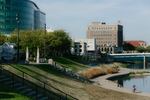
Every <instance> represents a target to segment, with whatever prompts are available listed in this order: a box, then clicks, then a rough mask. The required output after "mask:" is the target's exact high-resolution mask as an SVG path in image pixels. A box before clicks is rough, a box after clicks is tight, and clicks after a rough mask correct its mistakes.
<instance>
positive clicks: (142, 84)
mask: <svg viewBox="0 0 150 100" xmlns="http://www.w3.org/2000/svg"><path fill="white" fill-rule="evenodd" d="M119 81H122V82H121V83H122V85H123V87H124V88H128V89H131V90H133V85H136V89H137V91H141V92H147V93H150V76H138V77H137V76H136V77H130V78H129V77H128V78H125V79H124V78H123V79H121V80H119Z"/></svg>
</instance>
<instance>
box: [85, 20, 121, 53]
mask: <svg viewBox="0 0 150 100" xmlns="http://www.w3.org/2000/svg"><path fill="white" fill-rule="evenodd" d="M87 38H88V39H96V45H97V48H98V49H99V50H100V51H101V52H107V53H115V52H122V50H123V49H122V46H123V26H122V25H120V24H112V25H111V24H106V23H104V22H102V23H100V22H92V23H91V24H90V25H89V26H88V29H87Z"/></svg>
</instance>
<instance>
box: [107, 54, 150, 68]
mask: <svg viewBox="0 0 150 100" xmlns="http://www.w3.org/2000/svg"><path fill="white" fill-rule="evenodd" d="M109 56H110V57H112V58H113V59H120V61H121V60H125V59H127V60H128V61H129V60H131V61H133V59H136V60H143V69H146V59H147V58H150V53H121V54H109Z"/></svg>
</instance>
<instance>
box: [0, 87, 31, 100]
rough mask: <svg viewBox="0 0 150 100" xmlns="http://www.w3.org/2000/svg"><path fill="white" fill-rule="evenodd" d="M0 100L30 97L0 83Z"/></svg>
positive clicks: (21, 99) (16, 99) (26, 98)
mask: <svg viewBox="0 0 150 100" xmlns="http://www.w3.org/2000/svg"><path fill="white" fill-rule="evenodd" d="M0 100H31V99H29V98H28V97H26V96H23V95H21V94H19V93H17V92H16V91H14V90H12V89H10V88H8V87H6V86H4V85H2V84H0Z"/></svg>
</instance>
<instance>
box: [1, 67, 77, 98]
mask: <svg viewBox="0 0 150 100" xmlns="http://www.w3.org/2000/svg"><path fill="white" fill-rule="evenodd" d="M10 67H11V66H10ZM11 68H12V67H11ZM9 69H10V68H5V66H2V65H0V73H2V72H5V73H7V74H8V75H9V76H10V77H11V79H12V80H11V81H12V83H13V84H12V88H14V82H15V79H17V80H19V81H20V82H21V83H22V84H23V85H26V84H28V85H31V86H32V87H33V88H34V89H35V90H36V94H38V92H42V93H44V94H45V95H47V96H48V98H49V99H50V100H78V99H77V98H74V97H73V96H71V95H69V94H66V93H64V92H63V91H61V90H59V89H57V88H55V87H53V86H51V85H50V84H47V83H45V82H43V81H41V80H39V79H37V78H35V77H33V76H31V75H29V74H28V73H26V72H24V71H22V70H19V69H17V68H14V67H13V68H12V69H11V71H10V70H9ZM16 73H17V74H16ZM36 97H37V95H36Z"/></svg>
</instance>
